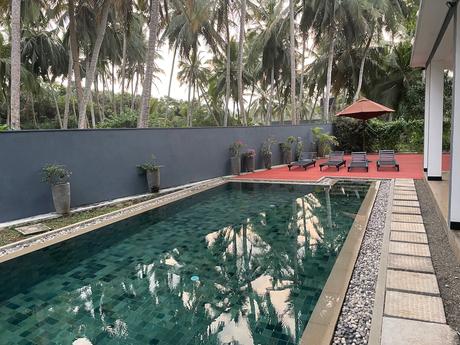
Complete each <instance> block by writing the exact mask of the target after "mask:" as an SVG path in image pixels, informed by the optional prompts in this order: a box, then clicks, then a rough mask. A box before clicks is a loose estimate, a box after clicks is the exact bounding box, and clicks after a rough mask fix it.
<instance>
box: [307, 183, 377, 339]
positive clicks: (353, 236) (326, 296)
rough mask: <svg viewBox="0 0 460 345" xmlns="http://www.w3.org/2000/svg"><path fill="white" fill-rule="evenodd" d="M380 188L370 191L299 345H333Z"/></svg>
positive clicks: (370, 188) (370, 189) (373, 187)
mask: <svg viewBox="0 0 460 345" xmlns="http://www.w3.org/2000/svg"><path fill="white" fill-rule="evenodd" d="M379 187H380V181H373V182H372V184H371V186H370V187H369V191H368V192H367V194H366V197H365V198H364V200H363V203H362V204H361V207H360V208H359V211H358V213H357V215H356V218H355V220H354V222H353V224H352V226H351V228H350V231H349V233H348V236H347V239H346V240H345V243H344V245H343V246H342V249H341V250H340V253H339V256H338V257H337V260H336V262H335V264H334V266H333V267H332V270H331V273H330V274H329V277H328V279H327V281H326V284H325V285H324V287H323V290H322V292H321V295H320V297H319V299H318V301H317V303H316V306H315V308H314V310H313V313H312V314H311V316H310V319H309V321H308V323H307V326H306V327H305V329H304V332H303V334H302V337H301V339H300V342H299V345H311V344H315V345H330V344H331V342H332V339H333V336H334V332H335V328H336V324H337V320H338V318H339V315H340V312H341V310H342V305H343V301H344V300H345V295H346V293H347V290H348V285H349V283H350V280H351V276H352V274H353V270H354V267H355V264H356V260H357V258H358V255H359V251H360V249H361V243H362V240H363V238H364V234H365V232H366V229H367V224H368V222H369V218H370V215H371V212H372V209H373V206H374V202H375V199H376V197H377V192H378V190H379ZM344 282H346V284H344Z"/></svg>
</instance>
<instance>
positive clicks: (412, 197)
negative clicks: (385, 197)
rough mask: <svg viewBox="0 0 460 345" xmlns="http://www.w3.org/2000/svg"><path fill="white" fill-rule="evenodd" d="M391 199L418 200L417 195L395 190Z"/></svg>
mask: <svg viewBox="0 0 460 345" xmlns="http://www.w3.org/2000/svg"><path fill="white" fill-rule="evenodd" d="M393 199H395V200H411V201H418V198H417V195H408V194H400V193H397V192H396V193H395V194H394V195H393Z"/></svg>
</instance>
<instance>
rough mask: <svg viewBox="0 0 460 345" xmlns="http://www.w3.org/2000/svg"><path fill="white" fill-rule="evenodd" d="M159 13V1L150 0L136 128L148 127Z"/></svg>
mask: <svg viewBox="0 0 460 345" xmlns="http://www.w3.org/2000/svg"><path fill="white" fill-rule="evenodd" d="M159 12H160V1H159V0H151V2H150V23H149V43H148V48H147V62H146V64H145V77H144V86H143V90H142V100H141V109H140V113H139V119H138V122H137V127H138V128H146V127H148V115H149V105H150V97H151V93H152V80H153V69H154V62H155V61H154V59H155V49H156V44H157V34H158V20H159Z"/></svg>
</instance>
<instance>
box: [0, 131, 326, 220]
mask: <svg viewBox="0 0 460 345" xmlns="http://www.w3.org/2000/svg"><path fill="white" fill-rule="evenodd" d="M317 126H319V125H317V124H315V125H300V126H271V127H232V128H167V129H161V128H152V129H99V130H67V131H58V130H56V131H54V130H53V131H47V130H43V131H18V132H2V133H0V152H1V159H0V222H5V221H9V220H14V219H18V218H22V217H28V216H33V215H37V214H42V213H47V212H51V211H53V204H52V199H51V192H50V187H49V186H48V185H47V184H45V183H43V182H41V169H42V167H43V166H45V165H46V164H51V163H57V164H64V165H66V166H67V167H68V168H69V169H70V170H71V171H72V178H71V194H72V207H76V206H81V205H86V204H91V203H95V202H100V201H104V200H110V199H114V198H120V197H124V196H129V195H136V194H142V193H144V192H145V191H146V189H147V188H146V182H145V178H144V176H142V175H140V174H139V171H138V169H137V168H136V166H137V165H139V164H141V163H143V162H145V161H147V160H149V159H150V157H151V155H152V154H155V156H156V157H157V159H158V163H159V164H162V165H164V166H165V167H164V168H163V169H162V172H161V181H162V188H166V187H171V186H178V185H182V184H186V183H190V182H195V181H200V180H205V179H209V178H213V177H217V176H223V175H228V174H229V172H230V163H229V151H228V149H229V145H230V144H231V143H232V142H234V141H235V140H242V141H243V142H244V143H245V144H246V145H247V146H246V148H248V149H249V148H253V149H255V150H256V151H257V154H258V157H257V167H258V168H261V167H262V161H261V159H260V154H259V151H260V147H261V145H262V143H263V141H264V140H265V139H266V138H268V137H270V136H272V137H274V138H275V139H276V140H278V141H284V140H286V138H287V137H288V136H290V135H292V136H295V137H301V138H302V139H303V141H304V145H306V146H305V147H306V150H311V149H312V136H311V128H312V127H317ZM321 127H323V128H324V129H325V130H326V131H328V132H331V131H332V128H331V126H330V125H323V126H321ZM280 156H281V154H280V150H279V145H274V146H273V164H279V163H280V162H281V157H280Z"/></svg>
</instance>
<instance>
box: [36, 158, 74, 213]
mask: <svg viewBox="0 0 460 345" xmlns="http://www.w3.org/2000/svg"><path fill="white" fill-rule="evenodd" d="M42 173H43V182H47V183H49V184H50V185H51V193H52V195H53V204H54V208H55V209H56V212H57V213H59V214H64V215H66V214H69V213H70V182H69V180H70V176H71V175H72V172H71V171H70V170H69V169H67V168H66V167H65V166H64V165H57V164H48V165H46V166H44V167H43V169H42Z"/></svg>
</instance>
